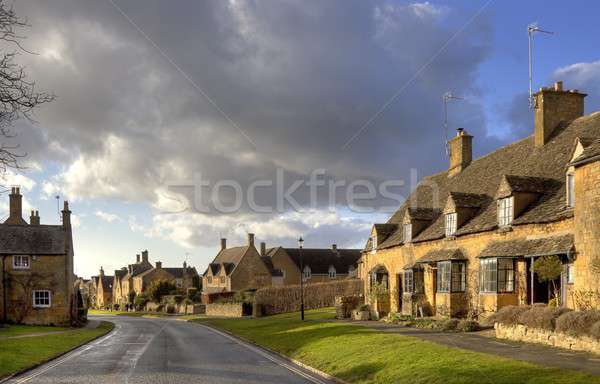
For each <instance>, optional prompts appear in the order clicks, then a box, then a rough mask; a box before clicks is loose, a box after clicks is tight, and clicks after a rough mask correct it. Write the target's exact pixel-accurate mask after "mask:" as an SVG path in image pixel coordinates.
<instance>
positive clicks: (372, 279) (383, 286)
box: [369, 265, 390, 317]
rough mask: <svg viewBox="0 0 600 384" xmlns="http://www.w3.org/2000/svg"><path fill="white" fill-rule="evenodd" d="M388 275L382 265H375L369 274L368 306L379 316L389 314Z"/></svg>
mask: <svg viewBox="0 0 600 384" xmlns="http://www.w3.org/2000/svg"><path fill="white" fill-rule="evenodd" d="M389 291H390V274H389V272H388V270H387V268H386V267H385V266H383V265H377V266H375V268H373V269H371V272H370V273H369V304H370V305H371V307H372V309H373V310H374V312H375V313H376V314H377V315H378V316H379V317H382V316H385V315H387V314H388V313H389V312H390V292H389Z"/></svg>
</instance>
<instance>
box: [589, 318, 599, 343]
mask: <svg viewBox="0 0 600 384" xmlns="http://www.w3.org/2000/svg"><path fill="white" fill-rule="evenodd" d="M590 334H591V336H592V337H593V338H595V339H597V340H600V321H596V322H595V323H594V325H592V329H591V330H590Z"/></svg>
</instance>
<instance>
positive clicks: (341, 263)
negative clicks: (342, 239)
mask: <svg viewBox="0 0 600 384" xmlns="http://www.w3.org/2000/svg"><path fill="white" fill-rule="evenodd" d="M282 249H283V250H284V251H285V252H286V253H287V254H288V255H289V256H290V258H291V259H292V261H293V262H294V263H295V264H296V266H298V268H300V250H299V249H298V248H282ZM360 253H361V250H360V249H342V248H338V249H337V251H334V250H333V249H331V248H303V249H302V261H303V263H304V265H308V266H309V267H310V270H311V273H319V274H326V273H328V272H329V266H330V265H333V266H334V267H335V270H336V272H337V273H342V274H345V273H348V269H349V267H350V266H352V267H354V268H356V264H357V262H358V259H359V258H360Z"/></svg>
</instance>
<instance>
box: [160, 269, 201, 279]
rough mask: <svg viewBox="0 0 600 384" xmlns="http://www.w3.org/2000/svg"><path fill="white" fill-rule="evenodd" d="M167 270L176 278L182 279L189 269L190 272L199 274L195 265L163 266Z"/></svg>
mask: <svg viewBox="0 0 600 384" xmlns="http://www.w3.org/2000/svg"><path fill="white" fill-rule="evenodd" d="M163 269H164V270H165V271H167V272H168V273H170V274H171V275H173V276H174V277H175V278H176V279H182V278H183V276H184V273H185V270H186V269H187V272H188V273H191V274H198V272H196V268H194V267H186V268H183V267H176V268H170V267H167V268H163Z"/></svg>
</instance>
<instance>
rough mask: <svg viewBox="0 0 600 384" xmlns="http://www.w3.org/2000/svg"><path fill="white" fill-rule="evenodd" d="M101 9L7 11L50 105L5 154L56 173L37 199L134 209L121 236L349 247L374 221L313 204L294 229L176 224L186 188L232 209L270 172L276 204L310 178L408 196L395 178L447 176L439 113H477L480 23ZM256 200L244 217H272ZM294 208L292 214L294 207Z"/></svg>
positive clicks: (259, 11) (292, 221) (214, 8)
mask: <svg viewBox="0 0 600 384" xmlns="http://www.w3.org/2000/svg"><path fill="white" fill-rule="evenodd" d="M115 3H116V4H117V6H118V7H121V8H120V9H118V8H116V7H113V6H112V5H111V3H110V2H85V3H82V2H78V1H68V0H63V1H55V2H51V3H50V2H23V3H21V2H19V3H18V4H15V6H16V7H17V11H18V12H20V13H22V14H23V15H27V17H28V19H29V22H30V23H31V24H32V25H33V28H32V30H31V31H30V33H29V38H28V40H27V48H28V49H31V50H33V51H36V52H38V53H40V55H37V56H30V57H25V56H24V57H23V60H24V61H25V62H26V64H27V67H28V70H29V72H30V75H31V76H32V78H34V79H36V81H37V84H38V86H39V87H40V88H43V89H47V90H51V91H54V92H55V93H56V94H57V95H58V99H57V100H56V101H55V102H54V103H52V104H50V105H48V106H45V107H44V108H43V109H42V110H41V111H40V112H39V116H38V120H39V122H40V124H39V126H38V127H29V126H23V127H21V132H20V136H19V137H20V138H21V140H22V142H23V146H24V148H25V149H26V150H27V152H28V153H29V154H30V159H31V161H32V162H36V163H38V164H42V167H47V165H48V162H49V161H55V162H57V164H58V166H59V167H60V171H59V173H58V174H57V175H56V176H54V177H52V178H51V179H49V180H48V181H47V182H46V183H44V185H43V192H44V193H45V194H46V195H47V196H51V195H53V194H56V193H59V192H60V193H61V194H62V195H64V196H65V197H66V198H69V199H71V200H78V199H121V200H126V201H133V202H141V203H146V204H148V206H149V207H152V209H154V212H155V217H154V220H153V222H152V223H139V222H137V221H136V220H135V219H133V220H130V226H131V227H132V228H134V229H137V230H139V231H142V232H143V233H146V234H147V235H148V236H159V237H160V236H162V237H166V238H170V239H172V240H173V241H176V242H178V243H179V244H182V245H185V246H189V247H192V246H198V245H213V244H214V241H215V239H216V238H218V234H221V235H223V236H225V235H230V236H233V237H236V236H238V235H239V234H240V233H242V232H244V231H249V230H253V231H256V232H257V236H259V237H261V236H262V237H263V238H269V239H272V240H277V241H281V242H285V241H290V239H292V238H293V237H295V236H297V235H298V234H299V233H307V232H310V233H314V234H315V235H314V236H315V237H318V238H319V242H322V243H324V244H322V245H325V244H327V243H329V242H332V241H336V239H340V240H337V241H338V242H339V243H340V244H342V241H343V242H344V244H346V245H356V244H358V243H361V244H362V243H363V241H364V235H365V233H366V231H367V230H368V226H369V224H370V223H369V220H371V219H372V218H373V216H366V217H365V219H364V221H361V218H360V215H357V214H348V213H342V212H344V211H343V206H344V205H345V204H346V202H345V201H340V200H336V201H338V202H339V203H338V204H337V205H336V206H333V207H331V206H329V205H330V204H329V203H328V202H329V200H328V199H327V196H325V195H318V196H317V200H318V203H317V204H316V206H315V207H312V208H314V209H312V211H313V212H314V213H312V214H310V215H304V214H298V213H296V212H294V211H293V210H292V209H291V208H290V207H286V209H285V210H284V211H283V212H276V213H269V214H256V213H254V212H252V209H250V208H249V207H247V206H243V207H241V208H240V212H239V213H238V214H237V215H236V214H221V213H218V212H214V211H210V212H207V213H203V214H200V213H197V212H191V211H189V209H188V210H187V211H185V210H186V209H187V208H189V207H190V205H192V204H190V202H191V200H192V195H193V191H192V192H190V191H189V190H187V191H186V187H185V185H189V183H190V180H194V179H195V178H197V176H198V175H201V176H202V178H203V179H205V180H209V181H210V182H211V183H213V184H214V183H216V182H218V181H222V180H233V181H235V182H236V183H239V185H240V186H241V188H242V189H243V190H244V191H247V190H248V189H249V187H250V185H252V183H254V182H256V181H260V180H274V179H275V177H276V175H277V172H280V171H282V172H284V173H285V175H286V177H287V178H286V180H287V181H286V184H285V185H286V186H290V185H292V184H293V182H294V180H297V179H301V180H306V179H308V178H309V177H310V174H311V173H312V172H313V171H314V170H316V169H326V171H327V173H326V176H325V177H324V178H325V179H327V180H345V181H347V184H348V183H350V182H352V181H353V180H356V179H365V180H370V181H372V182H373V183H375V184H377V185H378V184H379V183H381V182H383V181H385V180H387V179H403V180H405V181H406V186H405V188H404V190H403V193H407V192H408V188H409V175H410V173H409V171H410V169H411V168H415V169H416V170H417V171H418V174H419V175H424V174H429V173H432V172H434V171H439V170H441V169H443V168H444V167H445V166H446V159H445V155H444V147H443V143H444V136H443V135H444V134H443V131H442V111H441V105H440V104H441V102H440V100H441V95H442V94H443V93H444V92H446V91H448V90H452V91H455V92H458V93H460V94H462V95H467V96H468V95H477V94H478V93H479V90H478V89H477V87H476V85H475V79H476V76H477V70H478V66H479V64H480V63H481V62H482V61H483V60H484V59H485V58H486V55H487V54H488V51H489V48H488V46H487V43H486V41H489V39H488V38H487V37H489V34H490V31H489V29H488V26H487V25H488V24H487V23H486V22H485V17H486V16H485V14H483V15H481V16H480V17H479V18H476V19H475V20H474V21H472V22H471V23H470V24H465V23H467V22H468V21H469V20H470V18H471V16H472V14H470V13H467V12H463V11H462V10H461V9H453V8H449V7H441V6H438V5H434V4H431V3H413V4H407V5H398V4H396V3H392V2H385V1H349V2H346V1H344V2H335V1H333V2H319V1H313V2H304V1H303V2H292V1H278V2H251V1H248V2H245V1H244V2H242V1H233V0H232V1H228V2H225V1H202V2H186V3H185V4H179V5H174V4H172V3H168V2H162V1H117V2H115ZM130 21H131V22H130ZM457 31H460V32H459V33H458V34H456V35H455V33H456V32H457ZM471 32H476V33H471ZM451 37H452V39H451V40H449V39H450V38H451ZM393 96H396V97H395V98H393V100H392V97H393ZM471 100H477V98H475V97H474V98H472V99H471ZM390 101H391V102H390ZM388 102H390V103H389V105H387V107H386V108H384V109H383V110H382V107H384V106H386V104H387V103H388ZM379 112H380V113H379ZM454 121H455V122H456V124H457V125H459V124H460V125H462V124H463V123H465V124H466V126H465V128H467V130H468V131H469V132H470V133H472V134H474V135H475V136H476V138H475V140H476V141H475V145H476V147H477V148H478V152H479V153H481V152H485V150H486V149H487V148H489V147H490V146H493V145H495V143H494V142H492V141H491V140H490V139H488V138H487V137H486V128H485V121H484V117H483V112H482V109H481V106H480V105H478V104H477V103H475V102H464V103H463V104H462V105H461V110H460V112H457V116H454ZM353 137H355V138H354V139H353V140H351V138H353ZM172 185H179V189H176V188H175V189H174V188H171V186H172ZM182 186H183V187H182ZM174 191H178V192H180V193H181V194H182V195H181V196H183V197H184V198H183V201H181V196H180V197H179V198H178V197H177V196H173V192H174ZM339 193H340V195H344V192H343V191H340V192H339ZM256 194H257V196H256V200H257V202H258V203H260V205H269V204H270V205H273V204H274V202H275V201H276V199H277V196H276V193H275V192H274V191H273V190H269V189H267V188H257V189H256ZM219 198H221V199H225V200H226V199H227V198H228V197H227V194H226V193H225V192H223V194H222V196H219ZM298 199H299V200H300V202H301V204H303V205H306V204H307V203H308V202H309V201H310V200H311V198H310V193H309V191H308V190H306V189H302V190H300V191H299V192H298ZM375 200H377V201H380V200H381V196H377V198H376V199H375ZM186 202H187V204H186ZM165 206H168V207H169V209H165ZM182 210H184V212H181V211H182ZM332 211H333V213H331V212H332ZM163 212H178V213H176V214H172V215H166V214H162V213H163ZM311 215H314V217H313V216H311ZM350 217H352V218H353V220H348V218H350ZM240 237H241V236H240Z"/></svg>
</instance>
